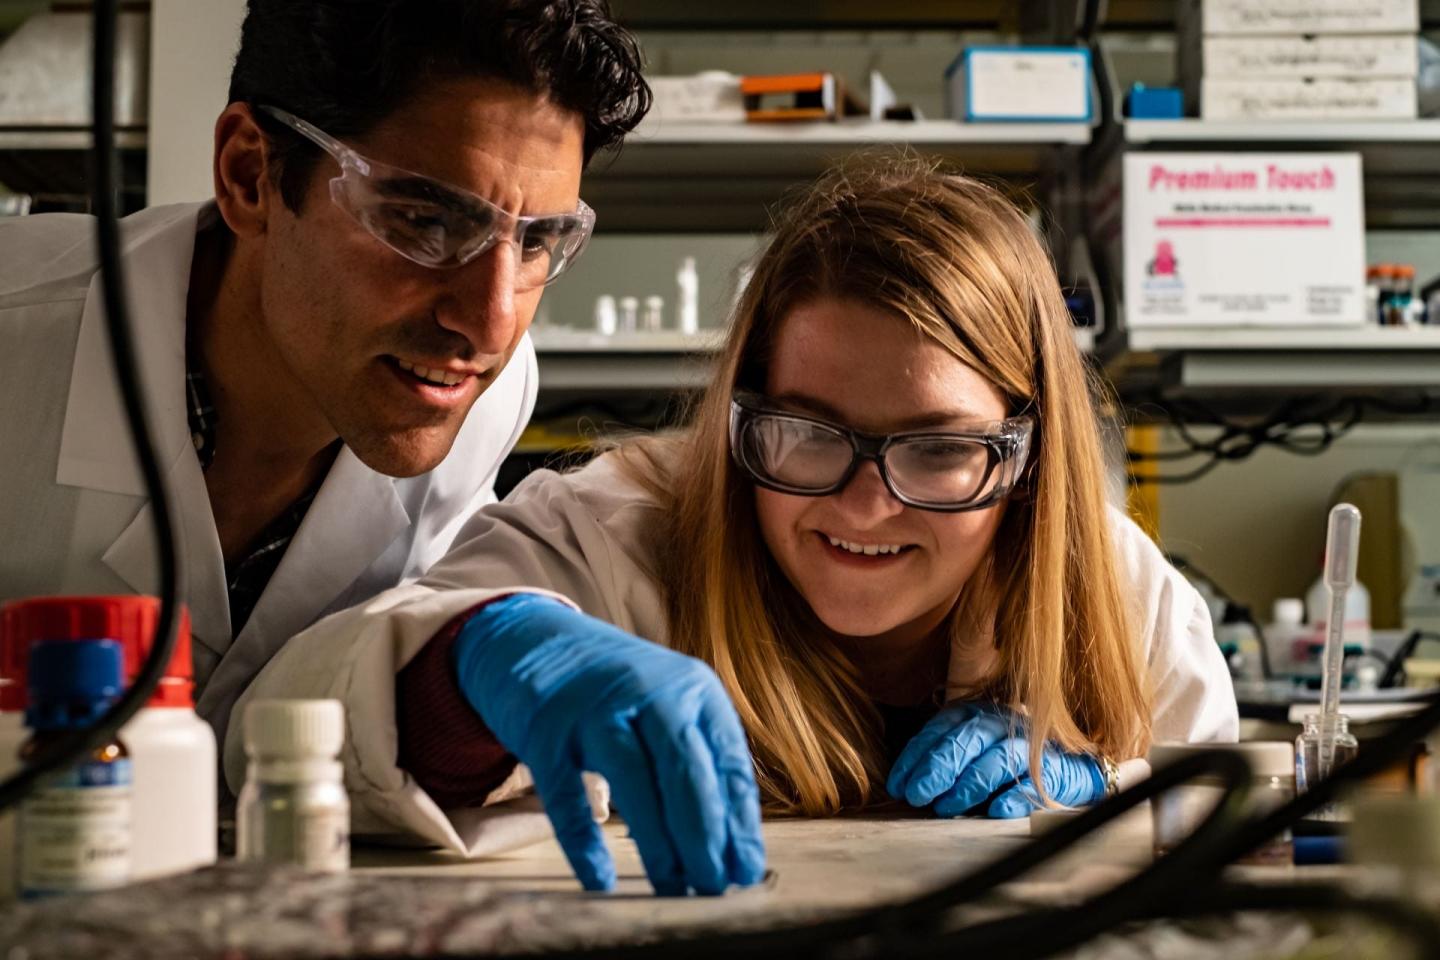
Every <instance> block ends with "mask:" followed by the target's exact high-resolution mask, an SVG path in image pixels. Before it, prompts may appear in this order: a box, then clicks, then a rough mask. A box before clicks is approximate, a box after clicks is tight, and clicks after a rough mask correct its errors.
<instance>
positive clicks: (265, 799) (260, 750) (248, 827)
mask: <svg viewBox="0 0 1440 960" xmlns="http://www.w3.org/2000/svg"><path fill="white" fill-rule="evenodd" d="M344 742H345V708H344V707H343V706H342V705H341V704H340V702H339V701H338V700H257V701H255V702H254V703H252V704H250V706H249V708H248V709H247V710H246V711H245V755H246V756H247V757H248V758H249V761H250V763H249V766H248V768H247V770H246V774H245V786H244V787H243V788H242V789H241V790H240V798H239V804H238V807H237V809H236V814H235V821H236V831H237V838H236V851H235V854H236V858H237V859H239V860H242V861H252V862H264V863H279V864H292V865H295V866H298V867H300V868H302V869H305V870H313V871H316V872H321V873H338V872H341V871H344V870H346V869H348V868H349V866H350V798H349V797H348V796H346V794H345V783H344V769H343V768H342V766H341V764H340V762H339V761H338V760H336V759H335V758H336V757H337V756H339V754H340V748H341V746H342V745H343V744H344Z"/></svg>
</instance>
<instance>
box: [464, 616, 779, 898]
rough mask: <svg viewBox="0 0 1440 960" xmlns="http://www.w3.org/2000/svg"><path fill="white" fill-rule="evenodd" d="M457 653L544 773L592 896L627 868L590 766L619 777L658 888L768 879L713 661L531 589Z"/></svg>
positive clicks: (470, 682) (479, 705)
mask: <svg viewBox="0 0 1440 960" xmlns="http://www.w3.org/2000/svg"><path fill="white" fill-rule="evenodd" d="M454 658H455V671H456V675H457V677H458V679H459V682H460V688H461V690H463V691H464V693H465V697H466V699H467V700H469V702H470V705H471V706H473V707H474V708H475V710H476V711H477V712H478V713H479V714H480V718H481V719H482V720H484V721H485V725H486V726H488V727H489V728H490V730H491V732H493V733H494V734H495V736H496V738H498V739H499V741H500V743H501V744H502V745H503V746H504V747H505V749H507V750H509V751H510V752H511V753H513V754H514V755H515V756H516V757H517V758H519V760H520V762H521V763H524V764H525V765H526V766H528V767H529V768H530V772H531V773H532V774H533V775H534V777H535V789H536V792H538V793H539V795H540V799H541V801H542V802H543V803H544V805H545V812H546V813H547V814H548V815H549V817H550V822H551V823H552V824H553V825H554V827H555V836H556V838H557V839H558V840H559V841H560V846H561V848H562V849H563V850H564V851H565V856H566V858H567V859H569V861H570V866H571V867H572V868H573V869H574V870H575V875H576V876H577V877H578V878H579V879H580V882H581V884H583V885H584V887H585V889H587V890H609V889H611V888H612V887H613V886H614V885H615V863H614V861H613V860H611V858H610V852H609V851H608V850H607V849H606V848H605V841H604V839H603V838H602V835H601V832H600V827H599V825H598V824H596V823H595V818H594V815H593V814H592V812H591V809H590V802H589V800H588V799H587V798H586V795H585V787H584V785H583V783H582V782H581V778H580V773H581V771H582V770H589V771H593V772H595V773H598V774H600V775H601V776H603V777H605V779H606V780H608V781H609V782H610V789H611V791H612V792H613V793H614V796H615V800H616V805H617V806H618V807H619V808H620V811H621V813H622V815H623V816H624V817H625V821H626V823H627V824H628V825H629V827H630V833H631V836H633V837H634V839H635V843H636V845H637V846H638V847H639V848H640V858H641V860H642V861H643V862H644V864H645V872H646V873H647V874H648V875H649V877H650V882H651V883H652V884H653V885H654V887H655V891H656V892H657V893H660V894H668V895H683V894H684V893H685V892H686V891H687V889H688V888H694V889H695V890H697V891H699V892H700V893H708V894H718V893H723V892H724V891H725V888H726V887H728V886H730V885H731V884H740V885H748V884H753V883H757V882H759V880H760V879H761V877H762V876H763V875H764V873H765V847H764V844H763V842H762V840H761V838H760V801H759V791H758V790H757V789H756V787H755V776H754V768H753V761H752V760H751V757H750V749H749V746H748V744H747V742H746V740H745V732H744V730H743V729H742V727H741V725H740V718H739V717H738V716H737V715H736V713H735V708H734V706H733V705H732V704H731V703H730V698H729V697H728V696H726V693H725V688H724V687H723V686H722V685H721V683H720V680H719V678H718V677H716V676H715V673H714V672H713V671H712V670H711V669H710V668H709V667H708V666H706V665H705V664H704V663H702V662H701V661H699V660H696V659H694V658H692V657H687V656H684V655H683V654H679V653H676V652H674V651H673V650H667V649H666V648H664V647H662V646H659V645H658V644H654V643H650V642H649V641H646V640H641V639H640V638H639V637H635V636H632V635H630V634H628V633H626V632H625V631H623V630H620V629H618V628H617V627H613V626H611V625H610V624H608V623H605V622H604V621H602V620H597V619H595V618H594V617H591V616H587V615H586V614H583V613H580V612H578V611H576V610H572V609H571V608H570V607H567V606H565V605H564V604H563V603H559V602H558V601H555V600H552V599H549V598H548V597H541V596H536V595H533V594H517V595H514V596H510V597H506V598H504V599H502V600H498V601H496V602H494V603H491V604H487V605H486V606H485V607H484V608H483V609H481V610H480V611H479V612H477V613H476V614H475V615H474V616H473V617H471V618H470V619H469V620H468V621H467V622H466V624H465V626H464V627H463V628H462V629H461V631H460V635H459V637H458V639H457V641H456V644H455V652H454Z"/></svg>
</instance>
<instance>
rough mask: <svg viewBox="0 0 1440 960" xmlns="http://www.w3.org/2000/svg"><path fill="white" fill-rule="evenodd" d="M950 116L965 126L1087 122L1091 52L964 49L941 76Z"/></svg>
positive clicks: (990, 48)
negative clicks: (972, 123)
mask: <svg viewBox="0 0 1440 960" xmlns="http://www.w3.org/2000/svg"><path fill="white" fill-rule="evenodd" d="M945 79H946V93H947V103H948V112H949V114H950V116H951V118H952V119H955V120H963V121H971V122H975V121H1047V120H1048V121H1065V122H1071V123H1074V122H1088V121H1089V120H1090V117H1091V110H1092V107H1091V96H1090V51H1089V50H1085V49H1083V48H1080V47H990V46H983V47H967V48H966V49H965V51H964V52H963V53H961V54H960V56H959V57H957V58H956V59H955V62H953V63H952V64H950V66H949V68H948V69H946V71H945Z"/></svg>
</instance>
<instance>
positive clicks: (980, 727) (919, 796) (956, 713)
mask: <svg viewBox="0 0 1440 960" xmlns="http://www.w3.org/2000/svg"><path fill="white" fill-rule="evenodd" d="M1042 765H1043V770H1042V771H1041V775H1042V777H1043V778H1044V781H1043V782H1044V784H1045V792H1046V793H1047V794H1048V795H1049V797H1050V799H1051V800H1054V801H1055V802H1056V803H1060V804H1063V805H1065V806H1067V807H1083V806H1086V805H1087V804H1091V803H1095V802H1096V801H1098V800H1102V799H1104V797H1105V774H1104V771H1102V770H1101V769H1100V764H1099V763H1097V762H1096V761H1095V759H1094V758H1093V757H1090V756H1087V755H1085V754H1075V753H1066V752H1064V751H1063V750H1060V749H1058V748H1056V747H1051V746H1047V747H1046V748H1045V753H1044V755H1043V764H1042ZM1011 781H1016V783H1015V786H1013V787H1011V788H1010V789H1009V790H1006V791H1004V792H1002V793H1001V794H1000V795H999V796H998V797H996V798H995V799H994V800H993V801H991V802H990V804H989V805H988V806H986V807H985V808H984V809H983V811H982V812H983V813H985V815H987V816H990V817H995V818H997V819H1012V818H1015V817H1023V816H1025V815H1027V814H1028V813H1029V812H1030V811H1031V810H1034V809H1035V808H1036V807H1039V806H1040V796H1039V794H1038V793H1037V792H1036V790H1035V781H1034V779H1033V777H1032V771H1031V770H1030V742H1029V740H1028V739H1027V738H1026V736H1025V727H1024V724H1023V722H1022V721H1021V720H1020V719H1019V718H1017V717H1016V716H1015V714H1014V713H1012V712H1011V711H1010V710H1008V709H1006V708H1004V707H1001V706H998V705H996V704H991V703H952V704H951V705H949V706H947V707H945V708H944V709H943V710H941V711H940V712H939V713H938V714H936V715H935V716H934V717H933V718H931V720H930V722H929V723H927V724H925V726H924V728H922V729H921V731H920V732H919V733H917V734H916V735H915V736H914V738H913V739H911V741H910V742H909V743H908V744H906V745H905V749H904V750H903V751H901V753H900V758H899V759H898V760H896V761H895V766H894V768H893V769H891V771H890V778H889V780H887V781H886V784H885V788H886V789H887V790H888V791H889V793H890V796H892V797H894V798H895V799H896V800H904V801H905V802H906V803H908V804H910V805H911V806H914V807H924V806H929V805H930V804H931V803H934V804H935V813H936V814H937V815H938V816H941V817H958V816H960V815H961V814H963V813H966V812H967V811H970V810H971V809H972V808H974V807H976V806H977V805H979V804H982V803H984V802H985V800H986V799H987V798H988V797H989V796H990V795H991V794H993V793H995V791H997V790H1000V789H1001V788H1002V787H1004V786H1005V785H1006V784H1007V783H1010V782H1011Z"/></svg>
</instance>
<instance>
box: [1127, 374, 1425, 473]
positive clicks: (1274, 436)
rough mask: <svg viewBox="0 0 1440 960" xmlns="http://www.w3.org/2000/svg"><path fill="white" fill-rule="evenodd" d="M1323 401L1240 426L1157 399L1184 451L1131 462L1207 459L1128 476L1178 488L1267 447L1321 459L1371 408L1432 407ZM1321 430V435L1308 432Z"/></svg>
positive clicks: (1297, 401)
mask: <svg viewBox="0 0 1440 960" xmlns="http://www.w3.org/2000/svg"><path fill="white" fill-rule="evenodd" d="M1322 399H1323V398H1320V397H1302V398H1292V399H1290V400H1286V401H1285V402H1283V403H1282V404H1280V405H1279V406H1278V407H1277V408H1275V409H1274V410H1273V411H1272V412H1271V413H1270V414H1268V415H1267V416H1265V417H1263V418H1261V419H1260V420H1258V421H1256V422H1252V423H1241V422H1238V421H1235V420H1231V419H1229V418H1227V417H1224V416H1222V415H1220V414H1219V413H1217V412H1215V411H1214V410H1211V409H1210V408H1208V407H1206V406H1205V405H1204V404H1201V403H1199V402H1196V401H1194V400H1190V401H1186V400H1168V399H1165V398H1163V397H1158V396H1157V397H1154V398H1152V399H1151V401H1150V403H1151V404H1152V405H1153V406H1155V407H1156V408H1157V409H1159V410H1160V411H1161V412H1162V413H1164V414H1165V416H1166V418H1167V420H1168V421H1169V423H1170V425H1171V427H1172V428H1173V429H1174V430H1175V431H1176V433H1177V435H1178V436H1179V437H1180V439H1181V441H1182V442H1183V443H1184V445H1185V448H1184V449H1181V450H1163V451H1157V452H1153V453H1152V452H1148V451H1142V450H1126V460H1127V462H1128V463H1130V464H1136V463H1173V462H1180V461H1186V460H1193V459H1195V458H1197V457H1204V458H1206V459H1205V463H1204V464H1202V465H1201V466H1199V467H1197V468H1195V469H1192V470H1190V471H1188V472H1185V473H1178V474H1159V475H1150V474H1143V473H1136V472H1135V471H1134V470H1131V471H1130V472H1129V480H1130V482H1131V483H1134V484H1137V485H1152V484H1153V485H1157V486H1164V485H1174V484H1182V483H1193V482H1194V481H1196V480H1199V479H1200V478H1202V477H1204V476H1205V475H1206V474H1208V473H1210V472H1211V471H1212V470H1214V469H1215V468H1216V467H1217V466H1219V465H1220V464H1221V463H1224V462H1231V461H1238V460H1244V459H1246V458H1248V457H1250V456H1252V455H1253V454H1254V453H1255V452H1256V451H1257V450H1259V449H1260V448H1262V447H1266V446H1271V447H1275V448H1277V449H1281V450H1284V451H1286V452H1288V453H1293V454H1296V455H1297V456H1319V455H1320V454H1322V453H1324V452H1325V451H1327V450H1329V449H1330V447H1331V446H1332V445H1333V444H1334V442H1335V441H1336V440H1338V439H1340V438H1341V437H1343V436H1344V435H1345V434H1347V433H1349V432H1350V431H1351V430H1352V429H1354V428H1355V427H1356V426H1358V425H1359V424H1360V423H1362V422H1363V421H1364V418H1365V411H1366V409H1367V408H1372V407H1373V408H1377V409H1380V410H1383V411H1386V412H1391V413H1405V414H1415V413H1424V412H1426V411H1428V410H1430V409H1431V408H1432V406H1433V403H1432V401H1431V399H1430V398H1429V397H1428V396H1425V395H1422V396H1421V397H1420V399H1419V400H1418V402H1417V403H1415V404H1410V405H1405V404H1399V403H1395V402H1393V401H1389V400H1386V399H1384V398H1381V397H1372V396H1360V397H1341V398H1340V399H1338V400H1335V401H1333V402H1331V403H1329V404H1328V405H1327V406H1319V407H1317V406H1316V405H1317V404H1318V403H1319V402H1320V401H1321V400H1322ZM1194 423H1199V424H1204V425H1206V426H1211V427H1215V428H1218V429H1219V431H1220V432H1219V434H1218V435H1217V436H1216V437H1214V438H1212V439H1209V440H1202V439H1200V438H1199V437H1197V436H1195V434H1194V433H1193V431H1192V428H1191V425H1192V424H1194ZM1312 429H1314V430H1318V431H1319V433H1318V435H1317V436H1313V437H1311V436H1307V435H1306V434H1305V432H1304V431H1307V430H1312Z"/></svg>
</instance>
